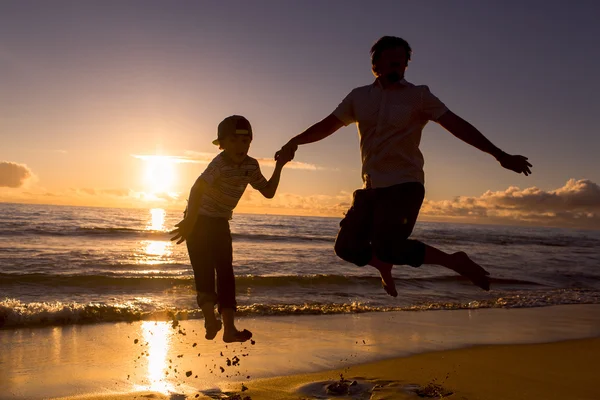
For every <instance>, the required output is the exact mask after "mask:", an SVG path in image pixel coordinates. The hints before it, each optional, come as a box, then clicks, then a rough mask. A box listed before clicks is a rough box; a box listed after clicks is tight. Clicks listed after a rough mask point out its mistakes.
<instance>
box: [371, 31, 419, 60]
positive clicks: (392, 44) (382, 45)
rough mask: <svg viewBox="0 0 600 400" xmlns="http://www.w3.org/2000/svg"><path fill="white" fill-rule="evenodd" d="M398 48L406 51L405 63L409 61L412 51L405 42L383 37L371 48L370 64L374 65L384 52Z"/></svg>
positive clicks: (393, 37) (400, 39) (397, 38)
mask: <svg viewBox="0 0 600 400" xmlns="http://www.w3.org/2000/svg"><path fill="white" fill-rule="evenodd" d="M398 47H402V48H403V49H404V51H406V61H409V60H410V56H411V54H412V49H411V48H410V45H409V44H408V42H407V41H406V40H404V39H402V38H399V37H396V36H383V37H381V38H380V39H379V40H378V41H376V42H375V44H374V45H373V47H371V64H373V65H374V64H375V63H376V62H377V61H378V60H379V57H381V53H383V51H384V50H389V49H396V48H398Z"/></svg>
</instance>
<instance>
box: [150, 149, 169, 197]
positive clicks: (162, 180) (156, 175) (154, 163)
mask: <svg viewBox="0 0 600 400" xmlns="http://www.w3.org/2000/svg"><path fill="white" fill-rule="evenodd" d="M145 161H146V172H145V179H144V181H145V185H146V187H147V189H148V190H149V191H150V192H151V193H165V192H169V191H171V190H172V188H173V186H174V184H175V178H176V174H175V165H174V163H173V160H172V159H171V157H167V156H150V157H147V158H146V159H145Z"/></svg>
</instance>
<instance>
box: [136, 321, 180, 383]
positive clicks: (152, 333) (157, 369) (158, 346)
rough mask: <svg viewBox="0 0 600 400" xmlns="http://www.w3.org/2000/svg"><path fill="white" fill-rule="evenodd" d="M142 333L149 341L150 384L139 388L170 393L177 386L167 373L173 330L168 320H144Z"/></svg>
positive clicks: (148, 379) (145, 339)
mask: <svg viewBox="0 0 600 400" xmlns="http://www.w3.org/2000/svg"><path fill="white" fill-rule="evenodd" d="M141 328H142V335H143V338H144V341H145V342H147V343H148V348H147V351H148V357H147V359H148V374H147V376H146V379H147V381H148V385H147V386H144V387H139V388H138V390H148V391H154V392H160V393H163V394H168V393H169V392H172V391H174V389H175V387H174V386H173V384H172V383H170V382H169V381H168V380H167V378H168V375H167V374H166V373H167V371H168V362H167V353H168V351H169V347H170V343H171V339H172V335H173V333H172V330H171V329H170V327H169V324H168V323H167V322H153V321H143V322H142V326H141Z"/></svg>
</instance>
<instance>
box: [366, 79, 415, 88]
mask: <svg viewBox="0 0 600 400" xmlns="http://www.w3.org/2000/svg"><path fill="white" fill-rule="evenodd" d="M373 86H375V87H378V88H381V89H383V86H382V85H381V82H380V81H379V78H377V79H375V82H373ZM404 86H408V82H407V81H406V79H405V78H402V79H400V80H399V81H398V82H396V83H394V84H393V85H391V86H390V89H391V88H395V87H404Z"/></svg>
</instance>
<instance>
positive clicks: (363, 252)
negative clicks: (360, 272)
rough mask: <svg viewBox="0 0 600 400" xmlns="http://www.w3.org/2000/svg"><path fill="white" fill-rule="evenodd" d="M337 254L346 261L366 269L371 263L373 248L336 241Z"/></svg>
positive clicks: (334, 247)
mask: <svg viewBox="0 0 600 400" xmlns="http://www.w3.org/2000/svg"><path fill="white" fill-rule="evenodd" d="M333 250H334V251H335V254H336V255H337V256H338V257H339V258H341V259H342V260H344V261H347V262H349V263H352V264H355V265H358V266H359V267H364V266H365V265H367V264H368V263H369V261H371V247H370V246H368V245H362V246H361V245H359V244H357V243H355V242H354V243H351V242H347V241H343V240H336V241H335V245H334V246H333Z"/></svg>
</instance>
